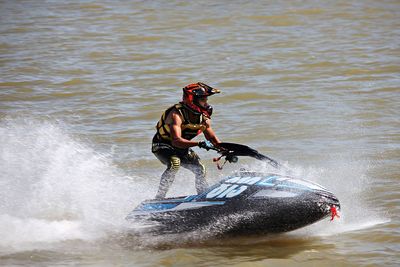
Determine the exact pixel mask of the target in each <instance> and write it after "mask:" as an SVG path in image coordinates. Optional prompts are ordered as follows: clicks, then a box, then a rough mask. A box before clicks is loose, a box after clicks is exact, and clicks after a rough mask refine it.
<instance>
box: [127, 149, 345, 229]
mask: <svg viewBox="0 0 400 267" xmlns="http://www.w3.org/2000/svg"><path fill="white" fill-rule="evenodd" d="M216 150H217V152H218V153H220V154H221V157H219V158H217V159H214V160H215V161H217V162H218V161H219V160H220V159H221V158H225V162H237V161H238V157H239V156H250V157H253V158H256V159H258V160H262V161H267V162H268V163H270V164H271V165H272V166H274V167H276V168H283V166H281V165H280V164H279V163H278V162H276V161H275V160H273V159H271V158H269V157H267V156H265V155H262V154H261V153H259V152H258V151H256V150H254V149H252V148H250V147H248V146H245V145H240V144H234V143H221V144H220V146H219V147H218V148H216ZM219 167H220V168H221V166H219ZM338 210H340V203H339V200H338V198H337V197H336V196H335V195H334V194H333V193H332V192H330V191H328V190H327V189H326V188H324V187H322V186H320V185H318V184H316V183H313V182H310V181H307V180H304V179H298V178H294V177H291V176H288V175H282V174H277V173H261V172H257V171H250V170H243V169H242V170H240V171H237V172H234V173H233V174H232V175H230V176H228V177H226V178H224V179H222V180H221V181H220V182H218V183H217V184H214V185H213V186H211V187H209V188H208V189H207V190H206V191H205V192H203V193H202V194H199V195H190V196H183V197H176V198H166V199H153V200H146V201H143V202H142V203H141V204H140V205H139V206H137V207H136V208H135V209H134V210H133V211H131V212H130V213H129V214H128V216H127V217H126V219H127V220H129V221H134V222H140V223H143V224H145V225H147V226H148V229H150V232H154V233H157V234H162V233H181V232H189V231H197V230H198V231H201V230H207V231H214V232H216V233H219V234H228V233H231V234H241V233H264V234H268V233H283V232H288V231H292V230H296V229H299V228H302V227H304V226H307V225H310V224H313V223H315V222H317V221H319V220H322V219H324V218H326V217H329V216H331V220H333V218H334V217H335V216H337V217H338V216H339V215H338Z"/></svg>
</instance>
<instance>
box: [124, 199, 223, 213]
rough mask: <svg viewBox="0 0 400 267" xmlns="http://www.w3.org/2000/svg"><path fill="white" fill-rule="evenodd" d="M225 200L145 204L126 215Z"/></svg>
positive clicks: (200, 206) (192, 206)
mask: <svg viewBox="0 0 400 267" xmlns="http://www.w3.org/2000/svg"><path fill="white" fill-rule="evenodd" d="M224 204H225V201H202V202H183V203H180V204H179V203H177V204H171V203H165V204H164V203H152V204H150V205H149V204H145V205H143V206H141V207H140V208H138V209H136V210H133V211H132V212H131V213H130V214H129V216H128V217H131V216H134V215H145V214H151V213H159V212H170V211H178V210H185V209H186V210H190V209H198V208H202V207H209V206H215V205H224Z"/></svg>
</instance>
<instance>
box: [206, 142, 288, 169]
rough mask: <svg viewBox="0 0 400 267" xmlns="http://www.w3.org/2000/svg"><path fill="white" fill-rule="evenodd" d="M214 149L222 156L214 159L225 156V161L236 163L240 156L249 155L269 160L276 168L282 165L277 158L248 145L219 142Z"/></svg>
mask: <svg viewBox="0 0 400 267" xmlns="http://www.w3.org/2000/svg"><path fill="white" fill-rule="evenodd" d="M212 149H213V150H215V151H217V152H218V153H219V154H221V157H219V158H218V159H215V160H214V161H218V160H219V159H221V158H222V157H225V161H228V162H229V163H236V162H237V161H238V160H239V159H238V156H247V157H252V158H255V159H258V160H261V161H267V162H268V163H269V164H271V165H272V166H273V167H275V168H280V167H281V165H280V164H279V163H278V162H277V161H276V160H274V159H271V158H269V157H267V156H265V155H263V154H261V153H259V152H258V151H257V150H255V149H253V148H250V147H248V146H246V145H241V144H235V143H219V144H218V145H217V146H215V147H214V148H212Z"/></svg>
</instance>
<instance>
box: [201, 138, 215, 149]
mask: <svg viewBox="0 0 400 267" xmlns="http://www.w3.org/2000/svg"><path fill="white" fill-rule="evenodd" d="M198 146H199V147H200V148H203V149H206V150H207V151H208V150H210V149H213V148H214V145H213V144H212V143H211V142H210V141H208V140H205V141H200V142H199V145H198Z"/></svg>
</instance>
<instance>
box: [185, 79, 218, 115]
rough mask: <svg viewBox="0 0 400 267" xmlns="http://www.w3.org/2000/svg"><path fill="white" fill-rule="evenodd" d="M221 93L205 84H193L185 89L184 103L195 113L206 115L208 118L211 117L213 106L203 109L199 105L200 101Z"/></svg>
mask: <svg viewBox="0 0 400 267" xmlns="http://www.w3.org/2000/svg"><path fill="white" fill-rule="evenodd" d="M220 92H221V91H220V90H218V89H216V88H212V87H211V86H209V85H207V84H205V83H201V82H198V83H191V84H189V85H186V86H185V87H184V88H183V99H182V103H183V104H184V105H185V106H186V107H188V108H189V109H191V110H192V111H194V112H198V113H204V114H205V115H207V116H211V114H212V106H211V105H207V106H205V107H203V106H201V105H200V104H199V102H198V99H199V98H202V97H207V96H210V95H213V94H217V93H220Z"/></svg>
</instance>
